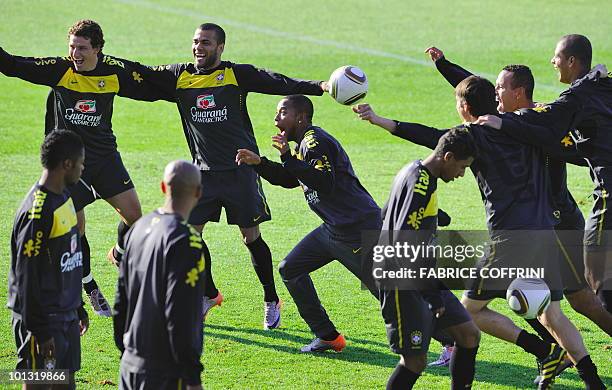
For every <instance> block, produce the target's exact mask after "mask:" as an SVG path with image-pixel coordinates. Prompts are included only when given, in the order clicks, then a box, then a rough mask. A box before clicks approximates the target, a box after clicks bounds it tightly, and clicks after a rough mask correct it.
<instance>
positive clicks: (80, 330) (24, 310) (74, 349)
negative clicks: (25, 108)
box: [7, 130, 89, 388]
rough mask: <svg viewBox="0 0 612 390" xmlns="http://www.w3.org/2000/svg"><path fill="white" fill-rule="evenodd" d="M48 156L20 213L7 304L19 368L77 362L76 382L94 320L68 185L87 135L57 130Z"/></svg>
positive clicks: (73, 366) (45, 151) (68, 366)
mask: <svg viewBox="0 0 612 390" xmlns="http://www.w3.org/2000/svg"><path fill="white" fill-rule="evenodd" d="M41 161H42V165H43V167H44V170H43V174H42V176H41V178H40V180H39V181H38V182H37V183H36V184H35V185H34V186H33V187H32V189H30V192H29V193H28V195H27V196H26V198H25V199H24V201H23V203H22V204H21V207H20V208H19V211H18V212H17V215H16V216H15V223H14V226H13V234H12V236H11V268H10V271H9V292H8V305H7V306H8V307H9V308H10V309H11V310H12V314H13V316H12V317H13V332H14V336H15V342H16V344H17V355H18V360H17V369H22V370H37V369H39V370H40V369H65V370H69V371H70V383H69V386H70V387H71V388H74V386H75V384H74V373H75V372H76V371H78V370H79V369H80V368H81V342H80V338H79V337H80V335H83V334H84V333H85V332H86V331H87V327H88V324H89V320H88V318H87V312H86V311H85V309H84V308H83V301H82V300H81V278H82V276H83V253H82V251H81V240H80V239H79V231H78V228H77V220H76V212H75V209H74V204H73V203H72V199H71V198H70V194H69V192H68V191H67V189H66V188H67V186H69V185H72V184H74V183H76V182H77V181H78V180H79V177H80V176H81V172H82V171H83V161H84V149H83V142H82V141H81V139H80V138H79V136H78V135H76V134H75V133H73V132H71V131H67V130H56V131H52V132H51V133H49V134H48V135H47V137H46V138H45V141H44V142H43V145H42V148H41Z"/></svg>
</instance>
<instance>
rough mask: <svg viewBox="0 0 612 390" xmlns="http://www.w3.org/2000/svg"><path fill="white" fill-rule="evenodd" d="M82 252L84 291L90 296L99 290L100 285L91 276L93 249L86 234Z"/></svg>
mask: <svg viewBox="0 0 612 390" xmlns="http://www.w3.org/2000/svg"><path fill="white" fill-rule="evenodd" d="M81 251H82V253H83V290H85V294H87V295H90V294H91V292H92V291H93V290H95V289H97V288H98V284H97V283H96V281H95V280H94V278H93V275H92V274H91V249H90V248H89V241H87V236H85V235H84V234H83V236H82V237H81Z"/></svg>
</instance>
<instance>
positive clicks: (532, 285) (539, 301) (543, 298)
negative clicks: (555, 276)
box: [506, 278, 550, 320]
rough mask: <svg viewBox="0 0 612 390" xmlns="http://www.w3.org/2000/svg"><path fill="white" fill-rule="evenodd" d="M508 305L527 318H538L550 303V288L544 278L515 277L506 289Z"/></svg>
mask: <svg viewBox="0 0 612 390" xmlns="http://www.w3.org/2000/svg"><path fill="white" fill-rule="evenodd" d="M506 300H507V301H508V306H510V309H512V311H513V312H515V313H516V314H518V315H519V316H521V317H523V318H525V319H528V320H529V319H533V318H537V317H538V316H539V315H540V314H542V313H543V312H544V310H546V308H548V305H549V304H550V289H549V288H548V285H547V284H546V282H544V281H543V280H542V279H521V278H518V279H514V280H513V281H512V283H510V286H508V291H506Z"/></svg>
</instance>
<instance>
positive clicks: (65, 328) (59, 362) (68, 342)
mask: <svg viewBox="0 0 612 390" xmlns="http://www.w3.org/2000/svg"><path fill="white" fill-rule="evenodd" d="M45 331H46V332H47V333H49V334H50V335H51V336H52V337H53V339H54V340H53V341H54V343H55V368H56V369H58V370H69V371H70V372H71V373H74V372H75V371H78V370H80V369H81V336H80V330H79V320H78V319H75V320H71V321H66V322H58V323H53V324H49V327H48V328H47V329H45ZM13 334H14V336H15V345H16V346H17V367H16V368H17V369H18V370H31V369H34V368H36V369H43V368H44V357H43V356H41V355H40V354H38V353H36V338H35V336H34V335H33V334H32V333H31V332H29V331H28V330H27V329H26V328H25V327H24V326H23V322H22V321H21V320H20V319H16V318H13Z"/></svg>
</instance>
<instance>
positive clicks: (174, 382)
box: [119, 364, 187, 390]
mask: <svg viewBox="0 0 612 390" xmlns="http://www.w3.org/2000/svg"><path fill="white" fill-rule="evenodd" d="M119 376H120V378H119V389H120V390H184V389H186V388H187V384H186V383H185V381H184V380H182V379H181V378H177V377H170V376H167V375H164V374H162V373H156V372H151V373H135V372H131V371H129V370H126V369H125V367H123V364H122V365H121V366H120V368H119Z"/></svg>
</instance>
